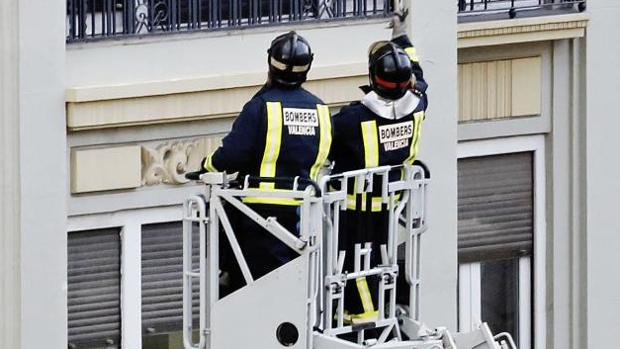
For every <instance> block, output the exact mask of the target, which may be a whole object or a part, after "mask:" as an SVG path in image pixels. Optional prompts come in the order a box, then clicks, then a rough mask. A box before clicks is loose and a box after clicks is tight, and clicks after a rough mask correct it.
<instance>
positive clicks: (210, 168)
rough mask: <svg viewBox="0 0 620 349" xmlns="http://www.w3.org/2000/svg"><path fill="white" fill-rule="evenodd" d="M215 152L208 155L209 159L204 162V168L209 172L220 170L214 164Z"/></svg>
mask: <svg viewBox="0 0 620 349" xmlns="http://www.w3.org/2000/svg"><path fill="white" fill-rule="evenodd" d="M213 154H214V153H211V154H210V155H209V156H207V160H206V161H205V163H204V168H205V170H207V171H209V172H220V171H218V170H217V168H215V166H213Z"/></svg>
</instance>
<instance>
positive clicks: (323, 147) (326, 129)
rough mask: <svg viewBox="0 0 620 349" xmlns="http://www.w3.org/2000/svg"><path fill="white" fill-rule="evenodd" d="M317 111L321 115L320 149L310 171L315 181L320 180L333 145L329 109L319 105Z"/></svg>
mask: <svg viewBox="0 0 620 349" xmlns="http://www.w3.org/2000/svg"><path fill="white" fill-rule="evenodd" d="M316 109H317V111H318V113H319V149H318V152H317V156H316V161H315V162H314V165H312V168H311V169H310V178H311V179H312V180H315V181H316V180H317V179H318V176H319V172H320V171H321V166H323V164H324V163H325V161H326V160H327V155H328V154H329V148H330V147H331V145H332V120H331V117H330V114H329V107H327V106H326V105H322V104H317V105H316Z"/></svg>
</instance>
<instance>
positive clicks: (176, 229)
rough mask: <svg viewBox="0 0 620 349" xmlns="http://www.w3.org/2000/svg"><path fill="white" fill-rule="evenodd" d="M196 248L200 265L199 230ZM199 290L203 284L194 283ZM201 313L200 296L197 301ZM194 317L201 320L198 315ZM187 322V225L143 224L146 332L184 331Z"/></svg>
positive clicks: (194, 240)
mask: <svg viewBox="0 0 620 349" xmlns="http://www.w3.org/2000/svg"><path fill="white" fill-rule="evenodd" d="M193 243H194V245H193V246H192V249H193V250H194V253H193V255H194V256H195V258H194V259H195V260H194V263H195V264H196V265H197V263H198V256H199V236H198V230H197V229H194V231H193ZM192 288H193V289H194V294H196V295H197V294H198V291H199V285H198V283H195V284H194V285H193V287H192ZM193 304H194V307H195V311H194V313H195V314H198V299H197V298H196V300H195V301H194V302H193ZM194 320H195V321H196V322H197V321H198V315H196V316H195V318H194ZM182 324H183V226H182V223H181V222H171V223H162V224H150V225H144V226H143V227H142V329H143V333H144V334H145V335H149V334H161V333H169V332H174V331H180V330H181V329H182Z"/></svg>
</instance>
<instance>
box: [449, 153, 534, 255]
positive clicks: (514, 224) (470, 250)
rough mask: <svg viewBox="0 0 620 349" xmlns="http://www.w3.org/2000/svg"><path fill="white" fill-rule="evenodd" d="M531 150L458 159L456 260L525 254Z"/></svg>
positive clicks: (529, 233) (529, 239)
mask: <svg viewBox="0 0 620 349" xmlns="http://www.w3.org/2000/svg"><path fill="white" fill-rule="evenodd" d="M532 161H533V156H532V153H531V152H524V153H515V154H509V155H494V156H485V157H475V158H467V159H460V160H459V161H458V247H459V262H461V263H465V262H473V261H482V260H489V259H499V258H509V257H514V256H526V255H531V253H532V245H533V231H534V219H533V217H534V201H533V189H534V188H533V172H532V171H533V165H532Z"/></svg>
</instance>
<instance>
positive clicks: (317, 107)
mask: <svg viewBox="0 0 620 349" xmlns="http://www.w3.org/2000/svg"><path fill="white" fill-rule="evenodd" d="M312 60H313V53H312V51H311V49H310V45H309V44H308V42H307V41H306V40H305V39H304V38H303V37H301V36H300V35H299V34H297V33H296V32H294V31H291V32H289V33H286V34H283V35H280V36H278V37H276V38H275V39H274V40H273V41H272V42H271V47H270V48H269V50H268V64H269V75H268V80H267V82H266V83H265V85H264V86H263V87H262V88H261V89H260V91H258V93H256V95H254V97H252V99H251V100H250V101H249V102H247V103H246V104H245V106H244V107H243V110H242V111H241V113H240V114H239V116H238V117H237V118H236V120H235V121H234V123H233V126H232V130H231V131H230V133H229V134H228V135H227V136H226V137H224V139H223V140H222V145H221V146H220V147H219V148H218V149H216V150H215V151H214V152H213V153H212V154H210V155H209V156H207V157H206V158H205V159H204V160H203V171H205V172H206V171H209V172H227V173H234V172H238V173H239V177H242V176H245V175H251V176H256V177H270V178H271V177H290V178H293V177H296V176H299V177H301V178H307V179H312V180H316V179H317V177H318V175H319V170H320V169H321V168H322V167H323V165H324V164H325V162H326V159H327V155H328V153H329V148H330V145H331V141H332V127H331V116H330V113H329V109H328V107H327V106H326V105H325V104H324V103H323V102H322V101H321V100H320V99H319V98H318V97H316V96H314V95H313V94H311V93H310V92H308V91H306V90H305V89H304V88H303V87H302V86H301V85H302V83H303V82H305V81H306V76H307V74H308V71H309V70H310V67H311V64H312ZM256 186H257V188H258V189H259V190H264V191H274V190H287V189H291V188H292V187H291V184H288V185H285V184H279V183H266V182H261V183H257V185H256ZM244 202H245V203H246V204H248V205H250V206H251V207H252V209H253V210H255V211H256V212H257V213H259V214H261V215H262V216H264V217H268V216H272V217H276V218H277V220H278V222H279V223H280V224H281V225H282V226H283V227H285V228H286V229H287V230H289V231H290V232H291V233H293V234H298V231H297V224H298V221H299V212H298V206H299V202H298V201H295V200H291V199H274V198H265V197H249V198H245V199H244ZM235 225H236V227H235V233H236V234H237V239H238V240H239V243H240V245H241V248H242V250H243V253H244V256H245V258H246V260H247V262H248V265H249V267H250V269H251V271H252V274H253V276H254V277H255V278H258V277H261V276H263V275H265V274H266V273H268V272H270V271H271V270H273V269H275V268H277V267H279V266H281V265H282V264H284V263H286V262H288V261H289V260H291V259H293V258H294V257H295V256H296V254H295V253H294V252H293V251H292V250H290V249H289V248H288V247H287V246H286V245H284V244H283V243H282V242H281V241H279V240H278V239H276V238H275V237H273V236H272V235H271V234H269V233H268V232H266V231H265V230H263V229H262V228H261V227H259V226H258V225H257V224H256V223H254V222H253V221H251V220H250V219H249V218H247V217H244V216H243V217H241V218H240V219H239V220H238V221H237V222H236V224H235ZM231 264H233V265H236V263H235V262H232V263H231ZM237 276H239V275H237ZM233 283H234V281H233ZM239 286H241V285H237V287H239ZM233 287H234V286H233Z"/></svg>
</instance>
